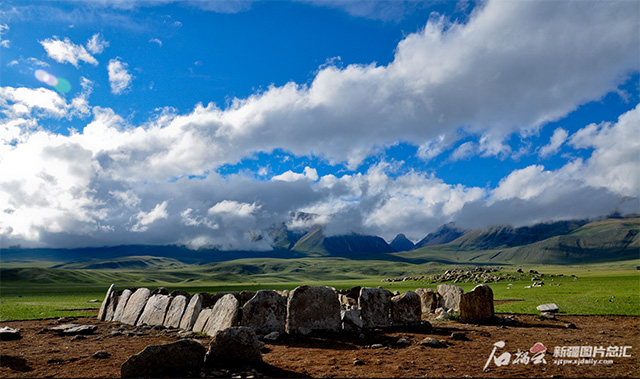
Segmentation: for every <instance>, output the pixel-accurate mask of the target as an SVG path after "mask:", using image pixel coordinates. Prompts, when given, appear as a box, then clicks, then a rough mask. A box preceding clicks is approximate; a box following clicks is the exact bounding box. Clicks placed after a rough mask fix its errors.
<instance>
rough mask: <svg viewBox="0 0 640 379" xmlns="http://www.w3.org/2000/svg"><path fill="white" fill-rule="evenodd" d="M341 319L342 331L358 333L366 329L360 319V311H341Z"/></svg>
mask: <svg viewBox="0 0 640 379" xmlns="http://www.w3.org/2000/svg"><path fill="white" fill-rule="evenodd" d="M340 319H341V320H342V329H344V330H346V331H357V330H360V329H362V328H363V327H364V324H363V323H362V319H361V318H360V309H347V310H344V311H340Z"/></svg>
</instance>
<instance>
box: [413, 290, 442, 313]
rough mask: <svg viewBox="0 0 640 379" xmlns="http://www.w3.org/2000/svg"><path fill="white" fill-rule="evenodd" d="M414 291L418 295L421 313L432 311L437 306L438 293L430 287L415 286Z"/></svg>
mask: <svg viewBox="0 0 640 379" xmlns="http://www.w3.org/2000/svg"><path fill="white" fill-rule="evenodd" d="M416 293H417V294H418V296H420V306H421V308H422V315H423V316H425V315H428V314H431V313H434V312H435V311H436V309H437V308H438V306H439V305H438V294H437V293H436V291H434V290H432V289H431V288H417V289H416Z"/></svg>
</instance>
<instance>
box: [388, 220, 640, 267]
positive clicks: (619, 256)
mask: <svg viewBox="0 0 640 379" xmlns="http://www.w3.org/2000/svg"><path fill="white" fill-rule="evenodd" d="M639 234H640V218H637V217H634V218H624V219H607V220H604V221H595V222H590V223H586V222H577V221H572V222H561V223H553V224H540V225H536V226H533V227H526V228H518V229H514V228H509V227H499V228H490V229H486V230H472V231H468V232H466V233H465V234H464V235H462V236H461V237H459V238H457V239H455V240H454V241H452V242H450V243H447V244H443V245H436V246H427V247H423V248H420V249H416V250H412V251H407V252H401V253H395V254H394V255H396V256H399V257H402V258H405V259H408V260H410V261H412V262H415V263H419V262H428V261H440V262H449V263H476V264H521V263H531V264H573V263H594V262H615V261H624V260H629V259H638V258H640V235H639Z"/></svg>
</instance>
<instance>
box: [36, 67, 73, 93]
mask: <svg viewBox="0 0 640 379" xmlns="http://www.w3.org/2000/svg"><path fill="white" fill-rule="evenodd" d="M34 75H35V77H36V79H38V80H39V81H41V82H42V83H45V84H48V85H50V86H51V87H53V88H55V89H56V90H57V91H58V92H62V93H67V92H69V91H71V83H69V81H68V80H67V79H64V78H56V77H55V76H54V75H51V74H50V73H48V72H46V71H45V70H36V72H35V73H34Z"/></svg>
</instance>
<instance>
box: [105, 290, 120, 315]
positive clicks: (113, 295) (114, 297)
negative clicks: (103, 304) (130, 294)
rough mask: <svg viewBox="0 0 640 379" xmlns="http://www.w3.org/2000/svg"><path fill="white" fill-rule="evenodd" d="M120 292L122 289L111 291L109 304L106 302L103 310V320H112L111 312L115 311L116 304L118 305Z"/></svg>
mask: <svg viewBox="0 0 640 379" xmlns="http://www.w3.org/2000/svg"><path fill="white" fill-rule="evenodd" d="M121 294H122V291H118V292H116V291H113V292H111V299H109V304H107V308H106V310H105V312H104V321H113V314H114V313H115V311H116V306H117V305H118V298H119V297H120V295H121Z"/></svg>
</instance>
